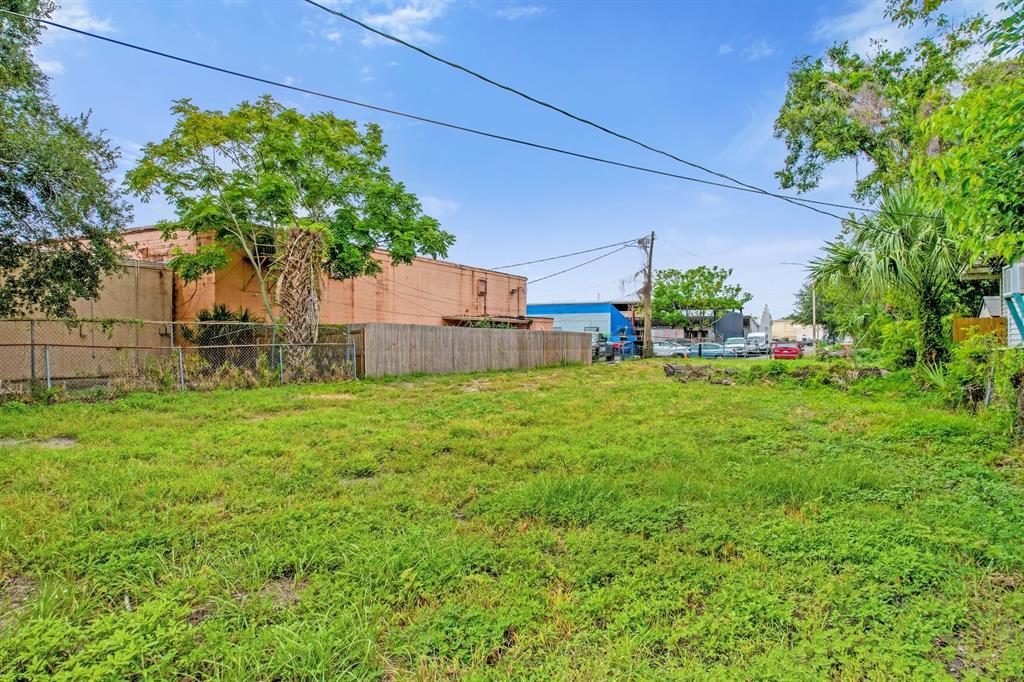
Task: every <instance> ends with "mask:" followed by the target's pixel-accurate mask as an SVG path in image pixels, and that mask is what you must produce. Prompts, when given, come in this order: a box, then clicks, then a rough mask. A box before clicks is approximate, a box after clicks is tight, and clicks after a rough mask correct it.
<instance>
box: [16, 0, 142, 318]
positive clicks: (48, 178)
mask: <svg viewBox="0 0 1024 682" xmlns="http://www.w3.org/2000/svg"><path fill="white" fill-rule="evenodd" d="M0 8H4V9H10V10H11V11H15V12H19V13H22V14H27V15H36V16H38V15H43V16H47V15H49V14H50V13H51V12H52V11H53V9H54V4H53V3H52V2H49V1H48V0H0ZM39 30H40V29H39V25H38V24H36V23H35V22H33V21H31V20H26V19H22V18H20V17H14V16H11V15H8V14H0V316H3V317H14V316H22V315H27V314H29V313H35V312H41V313H43V314H45V315H49V316H54V317H74V310H73V308H72V307H71V302H72V301H74V300H75V299H78V298H95V297H96V296H97V295H98V293H99V290H100V284H101V280H102V278H103V277H104V276H105V275H108V274H111V273H114V272H116V271H117V270H118V268H119V266H120V258H119V256H120V252H121V238H120V232H121V230H122V229H123V228H124V227H125V225H126V224H127V222H128V220H129V219H130V217H131V212H130V210H129V207H128V205H127V203H126V202H125V201H124V200H123V198H122V194H121V192H120V191H119V190H118V189H116V188H115V186H114V184H113V181H112V180H111V179H110V178H109V176H110V173H111V172H112V171H113V170H114V167H115V165H116V163H117V159H118V152H117V151H116V150H115V149H114V148H112V147H111V146H110V143H109V142H108V141H107V140H106V139H104V138H103V137H102V136H101V135H99V134H97V133H94V132H92V131H90V129H89V118H88V115H82V116H76V117H68V116H63V115H62V114H61V113H60V111H59V110H58V109H57V107H56V106H55V105H54V104H53V103H52V102H51V100H50V93H49V90H48V87H47V79H46V77H45V76H44V75H43V74H42V73H41V72H40V71H39V69H38V67H36V65H35V64H34V63H33V62H32V55H31V50H32V48H33V46H34V45H36V44H37V43H38V42H39Z"/></svg>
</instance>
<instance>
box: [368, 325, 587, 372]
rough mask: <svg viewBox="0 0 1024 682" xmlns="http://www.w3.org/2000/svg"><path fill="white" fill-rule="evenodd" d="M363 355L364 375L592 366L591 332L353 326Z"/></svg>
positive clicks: (415, 326) (424, 326) (421, 326)
mask: <svg viewBox="0 0 1024 682" xmlns="http://www.w3.org/2000/svg"><path fill="white" fill-rule="evenodd" d="M348 330H349V333H350V334H351V336H352V340H353V341H354V342H355V344H356V348H357V355H358V356H359V364H360V367H359V372H358V373H359V376H367V377H382V376H398V375H402V374H420V373H422V374H455V373H459V372H477V371H483V370H489V369H526V368H530V367H543V366H545V365H558V364H563V363H582V364H590V361H591V340H592V337H591V335H590V334H587V333H582V332H555V331H550V332H545V331H529V330H525V329H479V328H473V327H434V326H427V325H419V324H384V323H373V324H353V325H349V326H348Z"/></svg>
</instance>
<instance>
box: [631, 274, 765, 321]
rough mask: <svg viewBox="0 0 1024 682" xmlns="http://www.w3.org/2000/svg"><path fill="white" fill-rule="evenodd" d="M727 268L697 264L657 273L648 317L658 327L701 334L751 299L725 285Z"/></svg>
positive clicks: (727, 275) (734, 286)
mask: <svg viewBox="0 0 1024 682" xmlns="http://www.w3.org/2000/svg"><path fill="white" fill-rule="evenodd" d="M731 276H732V270H731V269H729V268H720V267H717V266H710V267H709V266H705V265H701V266H699V267H696V268H691V269H690V270H676V269H668V270H658V271H657V272H655V273H654V282H653V286H652V288H651V315H652V317H653V318H654V319H655V320H657V321H658V322H660V323H661V324H667V325H670V326H673V327H680V328H682V329H685V330H687V331H689V332H692V331H703V330H706V329H708V328H709V327H710V326H711V325H713V324H714V323H715V320H717V319H718V318H719V317H721V315H722V313H723V312H725V311H728V310H739V309H741V308H742V307H743V306H744V305H746V303H747V302H748V301H750V299H751V295H750V294H748V293H746V292H744V291H743V289H742V288H741V287H740V286H739V285H737V284H729V283H728V281H727V280H728V279H729V277H731Z"/></svg>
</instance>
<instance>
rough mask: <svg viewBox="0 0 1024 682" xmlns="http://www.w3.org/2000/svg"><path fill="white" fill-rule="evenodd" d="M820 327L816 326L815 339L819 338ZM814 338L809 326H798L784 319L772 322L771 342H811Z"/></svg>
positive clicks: (796, 323)
mask: <svg viewBox="0 0 1024 682" xmlns="http://www.w3.org/2000/svg"><path fill="white" fill-rule="evenodd" d="M821 332H822V327H821V325H820V324H819V325H818V334H817V338H821ZM814 338H815V334H814V328H813V327H811V325H809V324H800V323H799V322H795V321H794V320H792V319H790V318H787V317H784V318H782V319H780V320H772V326H771V339H772V340H773V341H811V340H813V339H814Z"/></svg>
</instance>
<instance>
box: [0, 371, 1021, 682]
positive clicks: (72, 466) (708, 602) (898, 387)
mask: <svg viewBox="0 0 1024 682" xmlns="http://www.w3.org/2000/svg"><path fill="white" fill-rule="evenodd" d="M821 364H823V363H813V362H807V363H801V362H794V363H791V364H787V365H783V364H782V363H772V362H757V363H751V362H747V363H746V364H744V362H743V361H737V362H735V363H728V362H727V363H723V365H722V366H726V367H728V366H732V367H736V368H742V367H746V368H753V367H757V368H758V369H756V370H754V372H760V373H763V374H764V375H765V376H763V377H754V376H753V375H751V376H750V380H749V381H744V382H743V383H738V384H737V385H735V386H718V385H711V384H707V383H688V384H683V383H679V382H675V381H671V380H668V379H666V378H665V377H664V375H663V372H662V366H663V365H662V363H659V362H638V363H627V364H625V365H616V366H608V365H595V366H591V367H586V368H557V369H549V370H537V371H530V372H508V373H491V374H482V375H471V376H450V377H431V378H417V379H396V380H391V381H372V382H361V383H358V384H355V383H348V384H341V385H325V386H316V387H312V386H286V387H279V388H272V389H255V390H253V391H249V392H245V393H241V392H231V391H226V392H215V393H207V394H164V395H151V394H136V395H132V396H128V397H125V398H122V399H120V400H117V401H114V402H108V403H98V404H81V403H69V404H61V405H55V406H49V407H47V406H25V405H20V404H9V405H6V406H3V407H0V438H3V439H4V440H3V445H0V448H2V451H3V457H0V480H2V481H3V486H2V491H3V492H2V494H0V677H5V678H15V679H39V678H45V677H49V676H61V677H67V678H98V679H126V678H146V677H149V678H174V679H208V678H212V677H226V678H234V679H299V678H301V679H310V678H313V679H316V678H338V677H345V676H348V677H353V678H361V679H367V678H395V679H408V678H427V679H430V678H442V677H444V678H465V679H480V678H490V679H493V678H505V677H527V678H528V677H536V678H545V679H552V678H556V679H557V678H582V679H611V678H628V677H632V678H648V679H652V678H660V679H666V678H676V679H680V678H701V677H713V678H735V677H749V678H756V679H779V678H787V679H789V678H807V679H819V678H836V679H867V678H887V677H906V678H920V679H925V678H937V677H942V676H945V675H948V674H950V671H954V672H955V673H956V674H957V675H958V676H963V677H964V678H975V679H978V678H984V679H1019V678H1020V677H1021V676H1024V656H1022V652H1024V634H1022V633H1024V615H1022V614H1024V589H1021V586H1022V585H1024V582H1022V581H1024V575H1022V571H1024V548H1022V545H1021V542H1020V537H1021V535H1022V533H1024V511H1022V510H1024V487H1022V482H1024V480H1022V476H1021V473H1022V472H1021V462H1020V453H1019V451H1018V450H1014V449H1012V448H1011V447H1010V445H1009V428H1010V423H1009V419H1008V415H1007V413H1004V412H1000V411H996V410H983V411H982V412H981V413H979V415H973V414H970V413H968V412H966V411H960V412H957V411H951V410H949V409H948V408H946V407H944V406H943V404H942V401H941V400H940V396H939V395H937V394H936V393H933V392H922V391H921V390H920V386H919V384H917V383H916V381H915V376H914V374H913V372H911V371H909V370H904V371H901V372H895V373H893V374H890V375H889V376H886V377H882V378H868V379H863V380H861V381H858V382H856V383H855V384H854V385H852V386H850V387H849V388H848V390H837V389H836V388H835V387H833V386H820V387H819V386H816V385H815V384H814V383H813V382H809V381H799V380H790V379H786V378H785V377H783V378H781V379H780V378H779V377H778V376H774V375H777V374H778V373H779V372H792V371H794V370H798V369H800V368H801V367H807V366H816V365H821ZM748 371H749V369H748Z"/></svg>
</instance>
